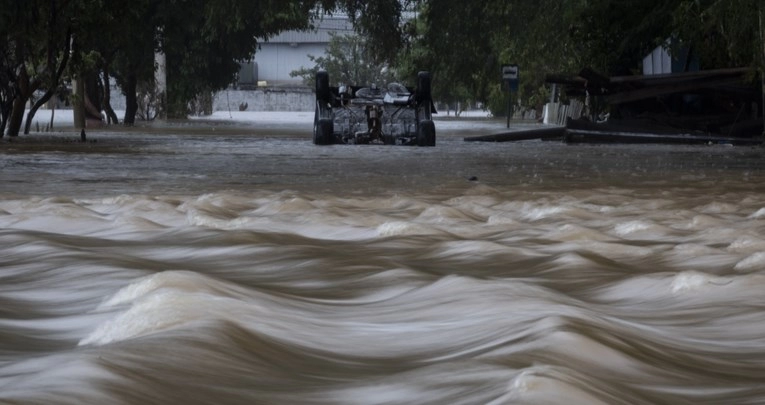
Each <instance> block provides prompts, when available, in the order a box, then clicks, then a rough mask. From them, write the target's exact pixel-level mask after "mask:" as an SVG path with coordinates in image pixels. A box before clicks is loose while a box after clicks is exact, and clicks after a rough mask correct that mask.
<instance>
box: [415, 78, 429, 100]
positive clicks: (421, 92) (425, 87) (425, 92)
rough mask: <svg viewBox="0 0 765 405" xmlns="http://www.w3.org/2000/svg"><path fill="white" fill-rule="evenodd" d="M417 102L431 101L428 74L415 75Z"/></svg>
mask: <svg viewBox="0 0 765 405" xmlns="http://www.w3.org/2000/svg"><path fill="white" fill-rule="evenodd" d="M416 91H417V100H419V101H420V102H422V101H427V102H430V100H431V92H430V72H420V73H417V90H416Z"/></svg>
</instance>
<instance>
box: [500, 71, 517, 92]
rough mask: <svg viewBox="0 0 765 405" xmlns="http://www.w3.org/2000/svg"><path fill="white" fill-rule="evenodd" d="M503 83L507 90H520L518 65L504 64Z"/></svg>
mask: <svg viewBox="0 0 765 405" xmlns="http://www.w3.org/2000/svg"><path fill="white" fill-rule="evenodd" d="M502 83H503V84H504V86H505V90H506V91H518V65H502Z"/></svg>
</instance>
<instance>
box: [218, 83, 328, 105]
mask: <svg viewBox="0 0 765 405" xmlns="http://www.w3.org/2000/svg"><path fill="white" fill-rule="evenodd" d="M245 103H246V104H247V110H246V111H313V110H314V108H315V107H316V96H315V95H314V93H313V91H312V90H311V89H309V88H307V87H286V88H279V87H277V88H272V87H267V88H259V89H257V90H223V91H220V92H218V93H217V94H215V96H214V97H213V111H239V106H240V105H241V104H245Z"/></svg>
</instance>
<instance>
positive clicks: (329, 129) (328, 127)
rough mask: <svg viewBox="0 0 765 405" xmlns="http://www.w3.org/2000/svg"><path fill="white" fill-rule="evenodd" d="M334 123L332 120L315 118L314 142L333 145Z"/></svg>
mask: <svg viewBox="0 0 765 405" xmlns="http://www.w3.org/2000/svg"><path fill="white" fill-rule="evenodd" d="M333 127H334V125H333V123H332V120H330V119H326V118H322V119H319V120H314V123H313V143H314V145H332V144H333V143H335V142H334V140H335V134H334V128H333Z"/></svg>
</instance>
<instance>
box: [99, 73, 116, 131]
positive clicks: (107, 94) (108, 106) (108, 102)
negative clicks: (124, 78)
mask: <svg viewBox="0 0 765 405" xmlns="http://www.w3.org/2000/svg"><path fill="white" fill-rule="evenodd" d="M103 73H104V77H103V81H104V83H103V85H104V111H106V117H107V118H106V122H107V123H108V124H110V125H111V124H117V123H119V119H118V118H117V114H116V113H115V112H114V109H113V108H112V90H111V85H110V83H109V64H108V63H106V64H104V69H103Z"/></svg>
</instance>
